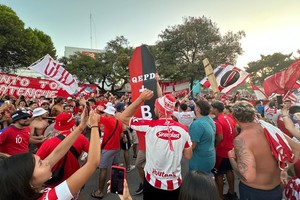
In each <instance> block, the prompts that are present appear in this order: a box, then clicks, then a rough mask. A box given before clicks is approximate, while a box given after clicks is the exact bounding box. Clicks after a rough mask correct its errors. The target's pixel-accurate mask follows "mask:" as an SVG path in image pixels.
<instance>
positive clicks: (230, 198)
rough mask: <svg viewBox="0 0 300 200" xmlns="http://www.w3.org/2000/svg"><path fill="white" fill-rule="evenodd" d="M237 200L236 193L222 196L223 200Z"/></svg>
mask: <svg viewBox="0 0 300 200" xmlns="http://www.w3.org/2000/svg"><path fill="white" fill-rule="evenodd" d="M238 199H239V198H238V196H237V194H236V192H234V193H230V192H227V194H224V200H238Z"/></svg>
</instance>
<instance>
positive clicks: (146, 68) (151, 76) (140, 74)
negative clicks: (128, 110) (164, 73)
mask: <svg viewBox="0 0 300 200" xmlns="http://www.w3.org/2000/svg"><path fill="white" fill-rule="evenodd" d="M155 74H156V67H155V62H154V58H153V56H152V55H151V53H150V52H149V50H148V48H147V46H146V45H142V46H140V47H137V48H136V49H135V50H134V52H133V55H132V58H131V60H130V63H129V75H130V86H131V93H132V101H134V100H135V99H136V98H138V97H139V95H140V93H141V92H142V91H143V90H144V89H145V88H147V89H150V90H152V91H153V94H154V95H153V97H152V98H151V99H150V100H148V101H145V102H144V104H142V105H141V106H143V107H139V108H138V109H136V111H135V113H134V116H135V117H143V118H153V117H154V103H155V99H156V98H157V81H156V79H155ZM148 109H149V110H148ZM149 112H150V113H151V115H152V116H149V115H147V113H149ZM145 114H146V116H145Z"/></svg>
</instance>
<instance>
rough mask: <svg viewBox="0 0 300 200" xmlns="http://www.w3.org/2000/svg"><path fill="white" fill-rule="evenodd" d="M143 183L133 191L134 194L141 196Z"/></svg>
mask: <svg viewBox="0 0 300 200" xmlns="http://www.w3.org/2000/svg"><path fill="white" fill-rule="evenodd" d="M143 188H144V186H143V183H140V185H139V188H138V189H137V191H135V194H142V193H143Z"/></svg>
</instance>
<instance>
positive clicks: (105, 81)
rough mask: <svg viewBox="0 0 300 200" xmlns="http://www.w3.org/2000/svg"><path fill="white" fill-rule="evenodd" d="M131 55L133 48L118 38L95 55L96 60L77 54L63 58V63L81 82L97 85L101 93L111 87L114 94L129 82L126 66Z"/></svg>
mask: <svg viewBox="0 0 300 200" xmlns="http://www.w3.org/2000/svg"><path fill="white" fill-rule="evenodd" d="M132 53H133V48H132V47H129V45H128V41H127V39H126V38H124V37H123V36H120V37H116V39H115V40H112V41H109V42H108V43H107V46H106V47H105V51H104V52H103V53H97V54H96V59H93V58H91V57H89V56H87V55H83V54H80V53H77V54H75V55H73V56H71V57H70V58H69V59H66V58H64V63H65V64H66V69H67V70H68V71H69V72H70V73H71V74H75V75H76V77H77V78H78V79H79V80H80V81H81V82H89V83H99V89H101V90H102V91H104V90H105V88H106V89H107V87H111V92H114V91H118V90H121V89H122V88H123V87H124V85H125V84H126V83H128V81H129V74H128V65H129V61H130V58H131V55H132ZM78 69H82V70H78ZM105 86H106V87H105Z"/></svg>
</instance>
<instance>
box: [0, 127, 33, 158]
mask: <svg viewBox="0 0 300 200" xmlns="http://www.w3.org/2000/svg"><path fill="white" fill-rule="evenodd" d="M29 138H30V128H29V126H26V127H24V128H23V129H18V128H16V127H15V126H13V125H10V126H8V127H6V128H5V129H3V130H2V132H0V152H2V153H6V154H9V155H15V154H19V153H25V152H29V148H28V144H29Z"/></svg>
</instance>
